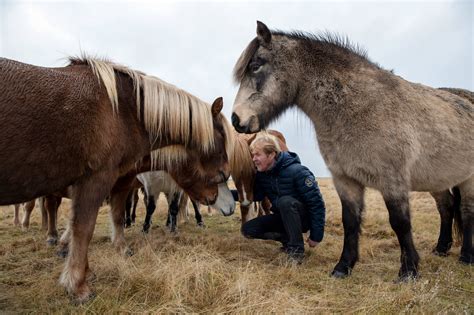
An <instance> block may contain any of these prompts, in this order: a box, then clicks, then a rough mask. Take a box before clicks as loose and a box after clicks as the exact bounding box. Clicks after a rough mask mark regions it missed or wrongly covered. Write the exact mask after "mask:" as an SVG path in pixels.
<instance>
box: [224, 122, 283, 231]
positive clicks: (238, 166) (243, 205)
mask: <svg viewBox="0 0 474 315" xmlns="http://www.w3.org/2000/svg"><path fill="white" fill-rule="evenodd" d="M267 132H268V133H270V134H271V135H273V136H275V138H276V140H277V142H278V144H279V145H280V148H281V149H282V150H283V151H288V147H287V145H286V139H285V137H284V136H283V134H282V133H281V132H279V131H277V130H267ZM234 135H235V140H234V143H235V147H234V150H233V152H234V154H233V155H232V156H231V158H230V173H231V175H232V178H233V180H234V183H235V188H236V189H237V192H238V197H239V203H240V212H241V216H242V220H241V223H242V225H243V224H244V223H245V222H247V221H248V220H249V219H250V218H249V210H250V208H251V206H252V203H253V186H254V180H255V174H256V171H255V165H254V164H253V161H252V154H251V152H250V144H251V143H252V141H253V140H255V137H256V136H257V134H252V135H246V134H239V133H237V132H235V133H234ZM253 206H254V208H256V209H258V215H259V216H261V215H264V214H268V213H270V208H271V203H270V201H269V200H268V199H267V198H265V199H264V200H263V201H262V202H261V203H254V204H253Z"/></svg>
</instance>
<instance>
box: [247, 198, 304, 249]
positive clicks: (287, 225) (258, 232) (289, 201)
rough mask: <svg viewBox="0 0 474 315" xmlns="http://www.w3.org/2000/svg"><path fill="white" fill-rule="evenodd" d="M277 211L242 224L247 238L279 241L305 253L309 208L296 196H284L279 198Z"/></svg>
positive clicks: (288, 247) (289, 247)
mask: <svg viewBox="0 0 474 315" xmlns="http://www.w3.org/2000/svg"><path fill="white" fill-rule="evenodd" d="M272 210H274V209H272ZM275 212H278V213H272V214H269V215H264V216H261V217H258V218H255V219H252V220H250V221H248V222H246V223H245V224H244V225H243V226H242V234H243V235H244V236H245V237H247V238H257V239H263V240H274V241H279V242H281V243H282V244H283V246H285V247H287V249H288V250H289V251H294V252H299V253H303V252H304V240H303V233H305V232H307V231H308V230H309V226H310V221H309V220H310V218H309V212H308V210H306V209H305V207H304V205H303V204H302V203H301V202H299V201H298V200H296V199H295V198H293V197H289V196H284V197H281V198H280V199H279V200H278V210H277V211H275Z"/></svg>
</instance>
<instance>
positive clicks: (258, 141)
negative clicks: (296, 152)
mask: <svg viewBox="0 0 474 315" xmlns="http://www.w3.org/2000/svg"><path fill="white" fill-rule="evenodd" d="M256 147H259V148H261V149H262V151H263V152H264V153H265V154H267V155H268V154H271V153H273V152H274V153H275V154H276V155H278V153H280V152H281V148H280V144H279V143H278V139H277V138H276V137H275V136H274V135H272V134H270V133H268V132H266V131H261V132H259V133H257V136H256V137H255V139H254V140H253V141H252V143H251V144H250V152H253V151H254V150H255V148H256Z"/></svg>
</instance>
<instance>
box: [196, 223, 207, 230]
mask: <svg viewBox="0 0 474 315" xmlns="http://www.w3.org/2000/svg"><path fill="white" fill-rule="evenodd" d="M197 226H198V227H200V228H203V229H204V228H206V225H204V222H199V223H198V224H197Z"/></svg>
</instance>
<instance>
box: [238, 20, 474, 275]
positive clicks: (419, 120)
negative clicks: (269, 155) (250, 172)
mask: <svg viewBox="0 0 474 315" xmlns="http://www.w3.org/2000/svg"><path fill="white" fill-rule="evenodd" d="M234 78H235V80H236V81H237V82H238V83H240V88H239V91H238V93H237V96H236V99H235V103H234V107H233V114H232V123H233V125H234V127H235V128H236V129H237V130H238V131H240V132H247V133H253V132H257V131H259V130H260V129H261V128H264V127H265V126H267V125H268V124H269V123H270V122H271V121H273V120H274V119H276V118H277V117H278V116H279V115H280V114H281V113H283V112H284V111H285V110H286V109H287V108H289V107H291V106H298V107H299V108H300V109H301V110H302V111H303V112H305V113H306V114H307V115H308V116H309V118H310V119H311V120H312V121H313V123H314V128H315V130H316V135H317V139H318V143H319V149H320V151H321V154H322V155H323V158H324V160H325V162H326V164H327V166H328V168H329V170H330V171H331V174H332V176H333V181H334V185H335V187H336V190H337V192H338V194H339V197H340V199H341V203H342V212H343V225H344V248H343V251H342V254H341V258H340V260H339V263H338V264H337V265H336V266H335V268H334V271H333V275H334V276H336V277H344V276H347V275H349V274H350V272H351V270H352V269H353V268H354V265H355V263H356V261H357V260H358V256H359V254H358V243H359V232H360V224H361V220H362V216H361V214H362V210H363V207H364V190H365V187H372V188H375V189H377V190H379V191H380V192H381V193H382V196H383V198H384V200H385V204H386V206H387V208H388V211H389V217H390V224H391V226H392V228H393V230H394V231H395V233H396V234H397V237H398V241H399V243H400V248H401V257H400V260H401V268H400V271H399V278H400V279H402V280H404V279H407V278H411V277H416V276H417V274H418V261H419V256H418V253H417V251H416V249H415V246H414V244H413V238H412V232H411V222H410V210H409V203H408V193H409V191H429V192H433V193H441V194H446V192H448V191H449V189H450V188H453V187H457V188H458V189H459V192H460V196H461V198H460V209H461V213H462V219H463V244H462V248H461V255H460V260H461V261H462V262H464V263H468V264H472V263H473V259H474V253H473V247H472V240H473V225H474V163H473V161H474V134H473V130H474V117H473V113H474V109H473V104H472V103H471V102H470V101H469V100H468V99H466V98H463V97H460V96H458V95H455V94H452V93H450V92H447V91H443V90H437V89H433V88H430V87H427V86H424V85H421V84H414V83H411V82H408V81H406V80H404V79H402V78H401V77H398V76H396V75H394V74H393V73H392V72H390V71H387V70H384V69H382V68H381V67H380V66H378V65H377V64H375V63H373V62H371V61H370V60H368V58H367V57H366V55H365V52H362V51H361V50H360V49H358V48H357V47H353V46H352V45H351V44H350V43H349V42H348V41H347V40H346V39H345V38H339V37H337V36H332V35H313V34H306V33H301V32H294V33H285V32H272V31H270V30H269V29H268V28H267V26H266V25H265V24H263V23H261V22H257V37H256V38H255V39H254V40H252V41H251V43H250V44H249V45H248V46H247V48H246V49H245V50H244V52H243V53H242V55H241V56H240V58H239V60H238V61H237V63H236V66H235V69H234Z"/></svg>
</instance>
